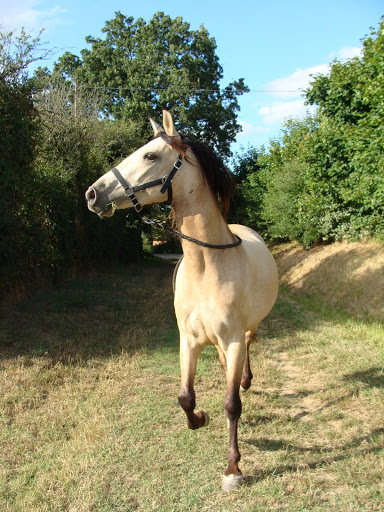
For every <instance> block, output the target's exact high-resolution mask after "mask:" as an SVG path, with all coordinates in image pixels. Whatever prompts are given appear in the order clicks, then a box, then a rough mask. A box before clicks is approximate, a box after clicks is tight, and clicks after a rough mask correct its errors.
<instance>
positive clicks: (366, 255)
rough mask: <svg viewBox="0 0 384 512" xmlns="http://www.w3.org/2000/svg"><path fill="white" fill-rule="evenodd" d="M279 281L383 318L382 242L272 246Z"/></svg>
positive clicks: (361, 313)
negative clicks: (305, 246) (309, 247)
mask: <svg viewBox="0 0 384 512" xmlns="http://www.w3.org/2000/svg"><path fill="white" fill-rule="evenodd" d="M272 252H273V254H274V256H275V258H276V261H277V264H278V267H279V274H280V283H281V284H282V285H286V286H288V287H289V288H290V289H291V290H292V291H293V292H294V293H300V294H303V295H305V296H307V297H312V298H315V299H318V300H321V301H322V302H325V303H326V304H328V306H331V307H333V308H337V309H341V310H344V311H347V312H348V313H352V314H353V315H356V316H358V317H359V318H374V319H378V320H381V321H384V246H383V245H381V244H379V243H375V244H374V243H348V244H347V243H335V244H332V245H319V246H316V247H314V248H313V249H311V250H310V251H306V250H304V249H302V248H301V247H300V246H298V245H297V244H284V245H277V246H274V247H273V248H272Z"/></svg>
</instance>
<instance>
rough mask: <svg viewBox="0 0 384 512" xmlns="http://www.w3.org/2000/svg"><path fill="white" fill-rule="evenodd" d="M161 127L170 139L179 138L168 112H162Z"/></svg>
mask: <svg viewBox="0 0 384 512" xmlns="http://www.w3.org/2000/svg"><path fill="white" fill-rule="evenodd" d="M163 126H164V129H165V133H166V134H167V135H169V136H170V137H179V134H178V133H177V130H176V128H175V125H174V124H173V119H172V115H171V113H170V112H168V110H163Z"/></svg>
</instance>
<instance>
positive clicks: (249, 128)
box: [238, 121, 270, 137]
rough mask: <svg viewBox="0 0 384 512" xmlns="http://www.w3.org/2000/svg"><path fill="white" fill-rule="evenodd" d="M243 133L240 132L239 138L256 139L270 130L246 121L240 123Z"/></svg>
mask: <svg viewBox="0 0 384 512" xmlns="http://www.w3.org/2000/svg"><path fill="white" fill-rule="evenodd" d="M239 125H240V126H241V128H242V131H241V132H239V134H238V137H255V136H257V135H260V134H264V133H268V132H269V131H270V130H269V128H267V127H266V126H255V125H253V124H251V123H246V122H245V121H239Z"/></svg>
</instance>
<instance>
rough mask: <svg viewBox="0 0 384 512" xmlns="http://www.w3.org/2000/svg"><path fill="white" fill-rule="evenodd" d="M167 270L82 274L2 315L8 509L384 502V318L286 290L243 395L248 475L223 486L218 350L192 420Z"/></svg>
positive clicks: (3, 502) (368, 505) (368, 506)
mask: <svg viewBox="0 0 384 512" xmlns="http://www.w3.org/2000/svg"><path fill="white" fill-rule="evenodd" d="M172 271H173V267H172V265H170V264H167V263H164V262H154V261H149V262H147V263H146V264H144V265H141V266H131V267H128V268H124V269H120V270H119V271H116V272H114V273H108V274H100V275H94V276H92V277H91V278H89V279H82V280H74V281H69V282H67V283H65V284H64V285H63V286H61V287H60V288H58V289H55V290H51V291H45V292H40V293H38V294H36V295H34V296H33V297H31V298H30V299H28V300H26V301H24V302H23V303H20V304H18V305H17V306H13V307H9V308H8V309H7V310H3V311H2V314H1V319H0V510H1V511H3V510H4V511H29V512H34V511H39V512H40V511H49V512H51V511H60V512H63V511H68V512H69V511H71V512H73V511H75V512H81V511H97V512H101V511H106V512H107V511H108V512H109V511H111V512H112V511H124V512H126V511H142V512H147V511H163V512H170V511H199V512H200V511H207V512H208V511H210V512H211V511H229V512H230V511H237V510H242V511H245V512H254V511H258V512H267V511H268V512H270V511H272V512H275V511H289V512H291V511H295V512H296V511H309V510H310V511H329V510H332V511H340V510H343V511H367V512H368V511H381V510H384V505H383V504H384V484H383V478H382V475H383V473H384V457H383V448H384V399H383V387H384V370H383V368H384V356H383V334H384V327H383V325H382V324H380V323H379V322H377V323H375V322H369V323H367V322H364V321H362V320H356V319H355V318H353V317H351V316H348V315H346V314H345V313H339V312H337V311H334V310H333V309H328V308H327V307H326V306H324V304H322V303H319V302H314V301H310V300H309V299H303V298H300V297H299V296H297V295H295V296H291V295H290V294H289V292H288V291H287V290H285V289H282V290H281V293H280V296H279V299H278V302H277V304H276V307H275V308H274V310H273V312H272V313H271V315H270V316H269V317H268V319H266V320H265V321H264V323H263V325H262V326H261V329H260V335H259V343H258V344H257V345H254V346H253V347H252V367H253V373H254V375H255V377H254V381H253V385H252V388H251V390H250V391H249V392H248V393H247V394H245V395H244V396H243V418H242V420H243V421H242V423H241V426H240V429H239V431H240V450H241V452H242V462H241V468H242V470H243V472H244V473H245V474H246V475H247V480H246V485H245V486H244V487H243V488H242V489H240V490H239V491H237V492H235V493H232V494H223V493H222V491H221V488H220V485H221V475H222V473H223V471H224V469H225V466H226V460H225V459H226V452H227V449H228V432H227V429H226V420H225V415H224V412H223V400H224V392H225V378H224V375H223V373H222V370H221V368H220V365H219V364H218V360H217V355H216V351H215V349H213V348H211V347H208V348H207V349H206V350H205V351H204V352H203V354H202V356H201V357H200V360H199V366H198V371H197V378H196V394H197V401H198V406H201V407H202V408H204V410H206V412H208V413H209V415H210V417H211V423H210V425H209V427H208V428H205V429H201V430H198V431H189V430H188V429H187V428H186V421H185V417H184V413H183V411H182V410H181V408H180V407H178V405H177V395H178V390H179V363H178V357H179V356H178V331H177V327H176V322H175V318H174V313H173V297H172V287H171V276H172Z"/></svg>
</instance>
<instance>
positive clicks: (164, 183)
mask: <svg viewBox="0 0 384 512" xmlns="http://www.w3.org/2000/svg"><path fill="white" fill-rule="evenodd" d="M182 163H183V156H182V155H179V157H178V159H177V160H176V162H175V163H174V164H173V167H172V169H171V172H170V173H169V174H168V176H164V177H163V178H159V179H157V180H153V181H148V182H147V183H143V185H136V186H135V187H132V185H130V183H129V182H128V181H127V180H126V179H125V178H123V177H122V175H121V174H120V171H119V170H118V169H116V167H113V168H112V169H111V171H112V172H113V174H114V175H115V176H116V178H117V180H118V181H119V183H120V185H121V186H122V187H123V188H124V191H125V193H126V194H127V196H128V197H129V199H130V200H131V201H132V204H133V207H134V209H135V211H136V213H138V214H140V212H141V210H142V209H143V207H142V206H141V204H140V203H139V201H138V200H137V197H136V196H135V192H139V191H140V190H145V189H147V188H152V187H156V186H157V185H161V189H160V192H161V193H162V194H165V192H166V191H168V203H170V202H171V201H172V180H173V177H174V176H175V174H176V172H177V171H178V170H179V169H180V167H181V164H182Z"/></svg>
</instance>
